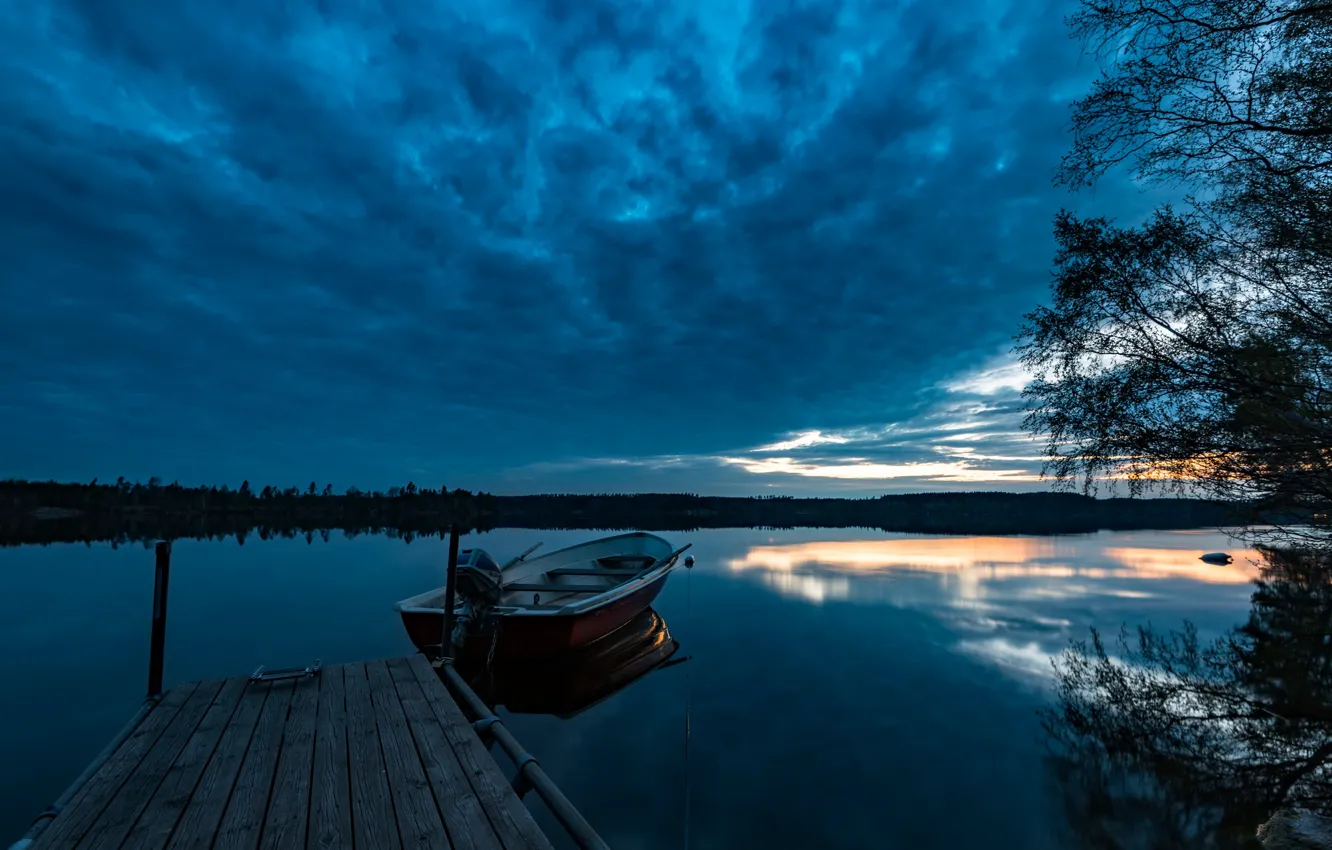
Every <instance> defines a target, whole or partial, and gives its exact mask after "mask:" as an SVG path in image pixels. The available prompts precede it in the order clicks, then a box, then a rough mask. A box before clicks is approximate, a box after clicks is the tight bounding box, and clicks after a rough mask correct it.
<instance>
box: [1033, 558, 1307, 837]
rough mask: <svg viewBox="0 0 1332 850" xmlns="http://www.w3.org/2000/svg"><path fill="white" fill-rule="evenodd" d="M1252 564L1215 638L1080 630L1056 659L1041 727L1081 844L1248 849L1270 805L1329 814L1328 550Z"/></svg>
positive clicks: (1188, 631) (1188, 632)
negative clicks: (1243, 619) (1085, 637)
mask: <svg viewBox="0 0 1332 850" xmlns="http://www.w3.org/2000/svg"><path fill="white" fill-rule="evenodd" d="M1262 555H1263V563H1262V564H1261V565H1260V567H1261V574H1260V578H1259V579H1258V580H1257V582H1256V589H1255V592H1254V594H1253V597H1252V600H1251V605H1252V607H1251V610H1250V613H1249V621H1248V622H1247V623H1246V624H1245V625H1243V626H1241V627H1239V628H1236V629H1233V630H1231V631H1230V632H1229V633H1227V634H1225V635H1224V636H1222V637H1220V638H1217V639H1215V640H1211V641H1207V640H1204V639H1202V638H1200V637H1199V635H1198V633H1197V631H1196V630H1195V629H1194V628H1193V626H1192V625H1190V624H1185V627H1184V628H1183V630H1181V631H1172V632H1169V633H1166V634H1159V633H1156V632H1153V631H1152V630H1150V629H1149V628H1144V629H1139V630H1138V631H1137V633H1136V634H1134V633H1130V632H1128V631H1127V630H1125V631H1122V632H1121V633H1120V634H1119V636H1118V639H1117V640H1115V641H1114V642H1113V645H1107V642H1106V641H1105V640H1104V639H1103V638H1102V636H1101V635H1099V634H1097V633H1096V632H1095V631H1093V632H1092V637H1091V639H1090V640H1089V641H1083V642H1079V643H1075V644H1074V645H1073V646H1072V647H1071V648H1070V649H1069V650H1067V651H1066V652H1065V653H1064V654H1063V655H1062V656H1061V657H1060V658H1059V659H1058V660H1057V661H1056V664H1055V666H1056V673H1057V677H1056V679H1057V692H1056V696H1057V700H1056V703H1055V705H1054V706H1053V707H1052V708H1050V709H1048V710H1046V711H1045V712H1044V713H1043V715H1044V716H1043V718H1042V720H1043V725H1044V727H1045V730H1046V732H1047V733H1048V735H1049V740H1050V744H1051V765H1052V769H1053V771H1054V776H1055V778H1056V779H1057V780H1058V782H1059V784H1060V786H1061V787H1062V788H1063V794H1064V800H1065V804H1066V806H1067V809H1068V814H1069V818H1070V821H1071V824H1072V826H1073V828H1074V830H1075V831H1076V833H1077V834H1078V836H1079V837H1080V838H1081V840H1082V844H1083V845H1084V846H1086V847H1094V848H1107V850H1108V848H1124V850H1128V849H1129V848H1152V850H1155V848H1166V847H1172V848H1174V847H1215V848H1238V847H1253V846H1256V842H1255V839H1254V835H1255V832H1256V830H1257V827H1258V826H1259V824H1261V823H1262V822H1263V821H1265V820H1266V819H1267V818H1268V817H1269V816H1270V815H1271V814H1272V813H1273V812H1275V811H1276V810H1277V809H1279V808H1289V807H1301V808H1306V809H1309V810H1312V811H1315V812H1318V813H1320V814H1323V815H1328V814H1332V767H1330V766H1329V765H1330V762H1332V645H1330V644H1332V551H1329V550H1316V551H1315V550H1308V549H1304V550H1294V549H1282V550H1275V549H1264V550H1262Z"/></svg>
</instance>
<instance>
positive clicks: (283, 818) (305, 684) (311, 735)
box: [259, 676, 319, 850]
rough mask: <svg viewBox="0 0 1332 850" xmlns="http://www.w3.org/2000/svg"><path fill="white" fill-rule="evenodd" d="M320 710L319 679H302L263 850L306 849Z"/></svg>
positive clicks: (289, 720)
mask: <svg viewBox="0 0 1332 850" xmlns="http://www.w3.org/2000/svg"><path fill="white" fill-rule="evenodd" d="M318 711H319V677H317V676H311V677H308V678H305V679H299V680H297V682H296V687H295V690H294V691H293V693H292V696H291V710H290V712H289V713H288V714H287V725H286V728H285V729H284V730H283V732H282V752H281V754H280V755H279V756H278V763H277V774H276V775H275V777H274V779H273V794H272V799H271V801H270V802H269V805H268V815H267V818H266V819H265V820H264V832H263V837H262V838H261V839H260V841H259V847H260V848H261V850H266V848H279V849H280V850H286V848H291V847H304V846H305V827H306V822H307V821H308V820H309V818H310V766H311V765H312V764H313V763H314V740H315V723H316V718H317V715H318Z"/></svg>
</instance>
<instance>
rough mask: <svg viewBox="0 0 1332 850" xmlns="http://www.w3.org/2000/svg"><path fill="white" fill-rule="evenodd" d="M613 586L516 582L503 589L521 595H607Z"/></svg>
mask: <svg viewBox="0 0 1332 850" xmlns="http://www.w3.org/2000/svg"><path fill="white" fill-rule="evenodd" d="M613 587H615V585H613V584H545V583H543V582H521V581H519V582H514V583H513V584H506V585H504V587H503V588H502V590H503V591H504V592H505V593H508V592H509V591H511V590H513V591H518V592H520V593H522V592H527V593H547V592H550V593H605V592H606V591H608V590H610V589H611V588H613Z"/></svg>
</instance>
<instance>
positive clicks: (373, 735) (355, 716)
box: [343, 664, 402, 850]
mask: <svg viewBox="0 0 1332 850" xmlns="http://www.w3.org/2000/svg"><path fill="white" fill-rule="evenodd" d="M343 682H344V684H345V686H346V691H347V751H348V754H349V763H350V764H351V768H352V769H351V804H352V838H353V840H354V841H355V842H356V846H357V847H382V848H384V850H391V848H395V847H401V846H402V842H401V841H400V840H399V838H398V824H397V821H396V820H394V818H393V799H392V796H391V792H390V791H389V786H388V773H387V772H386V771H385V770H384V757H383V753H382V751H381V750H380V745H379V730H378V729H377V728H376V726H375V707H374V705H373V704H372V703H371V701H370V680H369V679H367V678H366V675H365V665H364V664H349V665H347V666H346V667H345V668H343Z"/></svg>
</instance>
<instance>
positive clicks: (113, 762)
mask: <svg viewBox="0 0 1332 850" xmlns="http://www.w3.org/2000/svg"><path fill="white" fill-rule="evenodd" d="M197 687H198V686H197V683H190V684H187V685H181V686H179V687H176V688H172V689H171V690H170V691H169V692H168V693H166V694H165V695H163V697H162V700H161V702H159V703H158V704H157V707H156V708H154V709H153V710H152V711H151V712H149V713H148V716H147V717H145V718H144V719H143V722H142V723H140V724H139V728H137V729H135V730H134V732H133V734H131V735H130V736H129V738H127V739H125V742H124V743H123V744H121V745H120V746H119V747H118V748H117V749H116V751H115V752H114V753H112V754H111V757H110V758H109V759H107V761H106V763H105V764H103V765H102V767H101V769H100V770H98V771H97V772H96V773H95V774H93V775H92V777H91V778H90V779H89V780H88V782H87V783H86V784H84V786H83V787H82V788H81V789H79V791H78V793H77V794H75V795H74V797H73V799H71V800H70V801H69V805H68V806H66V807H65V810H64V811H63V812H62V813H61V814H60V815H59V817H57V818H56V819H55V820H54V821H53V822H52V823H51V825H50V826H48V827H47V828H46V830H45V831H44V832H43V833H42V834H41V835H40V836H38V839H37V841H36V842H35V846H36V847H37V848H47V847H50V848H56V847H60V848H65V847H73V846H75V845H77V844H78V842H79V841H80V839H82V838H83V837H84V836H85V835H87V834H88V830H89V828H91V827H92V825H93V823H94V822H96V820H97V818H98V817H99V816H101V814H102V812H103V811H104V810H105V809H106V807H107V805H108V804H109V803H110V802H111V800H112V798H114V797H115V796H116V794H117V793H118V792H119V791H120V789H121V787H122V786H124V784H125V781H126V780H127V779H129V777H130V776H131V775H132V774H133V773H134V770H135V769H136V768H137V767H138V766H139V762H141V761H143V757H144V756H145V755H146V754H147V753H148V751H149V750H151V749H152V747H153V745H154V744H156V743H157V739H158V738H160V737H161V736H162V733H163V732H165V731H166V729H167V727H168V726H170V725H171V721H173V720H175V719H176V713H177V712H178V711H180V707H181V706H182V705H184V704H185V702H186V700H188V699H189V698H190V695H191V694H193V693H194V691H195V690H196V688H197Z"/></svg>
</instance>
